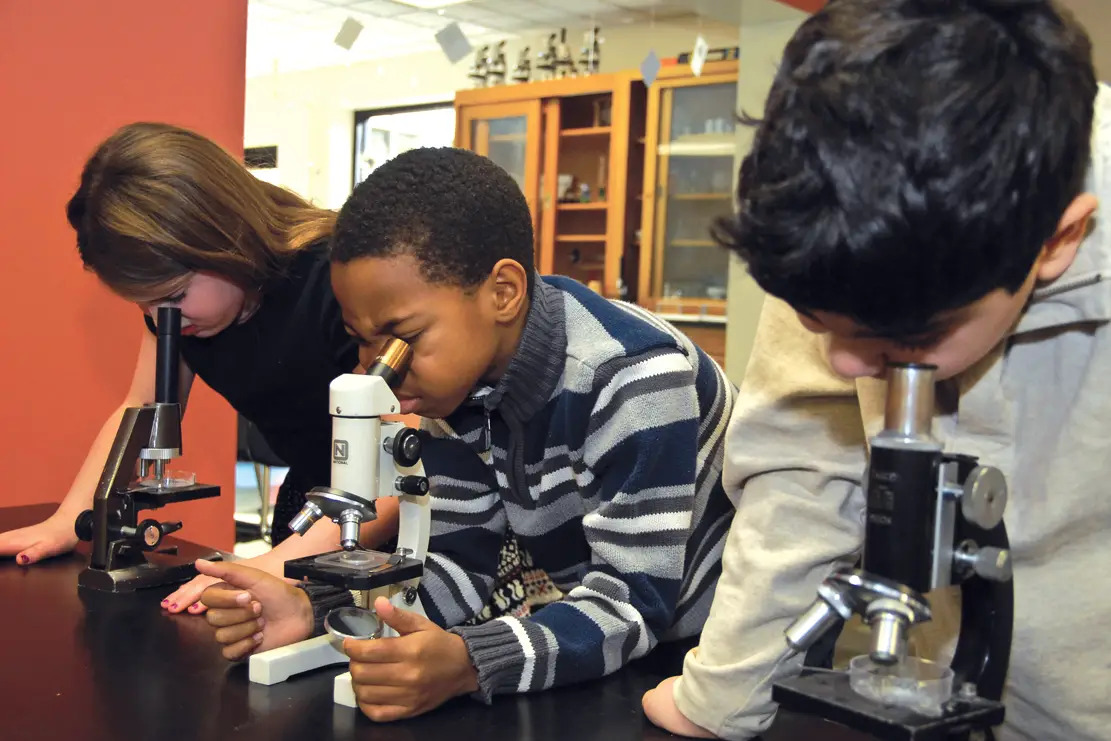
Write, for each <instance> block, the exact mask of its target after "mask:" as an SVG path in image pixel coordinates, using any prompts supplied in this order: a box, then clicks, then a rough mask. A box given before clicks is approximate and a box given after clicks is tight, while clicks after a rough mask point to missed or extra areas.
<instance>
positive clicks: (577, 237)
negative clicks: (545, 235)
mask: <svg viewBox="0 0 1111 741" xmlns="http://www.w3.org/2000/svg"><path fill="white" fill-rule="evenodd" d="M555 241H557V242H605V241H606V235H605V234H557V235H556V238H555Z"/></svg>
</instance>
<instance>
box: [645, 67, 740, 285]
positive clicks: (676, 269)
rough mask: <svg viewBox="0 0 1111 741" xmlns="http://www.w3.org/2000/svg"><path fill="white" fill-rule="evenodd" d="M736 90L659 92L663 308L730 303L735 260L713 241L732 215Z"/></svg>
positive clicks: (657, 281)
mask: <svg viewBox="0 0 1111 741" xmlns="http://www.w3.org/2000/svg"><path fill="white" fill-rule="evenodd" d="M735 102H736V83H735V82H722V83H714V84H703V85H687V86H681V87H672V88H666V89H663V90H661V91H660V105H659V114H660V120H659V129H658V131H659V135H658V140H657V144H656V168H655V171H656V175H655V198H654V201H655V203H654V204H653V205H654V211H655V213H654V223H653V224H652V228H651V231H652V237H651V239H652V253H651V254H652V259H653V265H652V286H651V294H652V295H653V296H654V297H655V298H656V299H657V301H658V302H660V303H664V304H666V303H669V302H670V303H672V304H677V303H683V304H687V305H690V304H691V303H695V304H704V305H712V304H716V303H719V302H722V301H724V300H725V298H726V286H727V284H728V279H729V255H728V253H727V252H726V251H725V250H722V249H720V248H718V247H717V246H716V245H715V243H714V242H713V240H712V239H711V238H710V228H711V226H712V225H713V222H714V220H715V219H716V218H718V217H720V216H728V215H729V214H731V213H732V211H733V192H732V190H733V188H732V186H733V169H734V165H733V157H734V154H735V152H736V139H735V137H734V131H735V114H734V108H735Z"/></svg>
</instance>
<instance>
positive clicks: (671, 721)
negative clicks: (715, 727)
mask: <svg viewBox="0 0 1111 741" xmlns="http://www.w3.org/2000/svg"><path fill="white" fill-rule="evenodd" d="M678 679H679V677H668V678H667V679H665V680H664V681H662V682H660V683H659V684H658V685H657V686H656V688H655V689H652V690H648V691H647V692H645V693H644V697H643V699H641V704H642V705H644V714H645V715H646V716H648V720H650V721H652V723H654V724H655V725H657V726H659V727H660V728H662V729H664V730H665V731H671V732H672V733H674V734H675V735H677V736H689V737H690V738H716V736H714V734H712V733H710V732H709V731H707V730H706V729H705V728H703V727H702V726H699V725H695V724H694V723H692V722H691V721H690V720H689V719H688V718H687V716H685V715H683V714H682V713H681V712H679V708H678V707H677V706H676V705H675V695H674V694H672V692H673V691H674V685H675V682H676V681H677V680H678Z"/></svg>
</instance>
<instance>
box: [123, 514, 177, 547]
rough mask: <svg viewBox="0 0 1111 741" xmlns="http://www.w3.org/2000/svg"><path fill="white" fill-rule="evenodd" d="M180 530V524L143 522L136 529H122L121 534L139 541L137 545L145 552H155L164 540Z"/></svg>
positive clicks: (154, 521)
mask: <svg viewBox="0 0 1111 741" xmlns="http://www.w3.org/2000/svg"><path fill="white" fill-rule="evenodd" d="M180 529H181V523H180V522H159V521H158V520H143V521H142V522H140V523H139V524H138V525H136V526H135V527H134V528H131V527H123V528H120V530H121V534H123V535H125V536H126V537H128V538H133V539H134V540H136V541H138V543H137V545H138V546H139V547H140V548H142V549H143V550H144V551H153V550H154V549H155V548H157V547H158V544H159V543H161V542H162V539H163V538H165V537H166V536H167V535H169V534H170V533H172V532H174V531H176V530H180Z"/></svg>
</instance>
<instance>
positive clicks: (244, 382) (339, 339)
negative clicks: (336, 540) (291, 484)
mask: <svg viewBox="0 0 1111 741" xmlns="http://www.w3.org/2000/svg"><path fill="white" fill-rule="evenodd" d="M146 322H147V327H148V328H149V329H150V330H151V331H152V332H153V331H154V329H155V327H154V322H153V321H152V320H151V318H150V317H149V316H148V317H146ZM181 356H182V359H183V360H184V361H185V363H186V365H188V366H189V367H190V368H191V369H192V370H193V372H194V373H195V374H196V375H197V376H199V377H200V378H201V379H203V380H204V382H205V383H207V384H208V385H209V386H210V387H211V388H212V389H213V390H214V391H216V393H218V394H220V395H221V396H223V397H224V398H225V399H227V400H228V403H230V404H231V405H232V407H233V408H234V409H235V410H236V411H237V412H239V413H240V414H242V415H243V416H244V417H246V418H247V419H249V420H250V421H252V422H254V423H255V425H256V426H257V427H258V429H259V431H260V432H261V433H262V435H263V437H265V438H266V442H267V443H269V444H270V447H271V448H272V449H273V450H274V452H275V453H277V454H278V456H280V457H281V458H282V460H284V461H285V462H286V463H287V464H289V466H290V474H289V477H290V478H291V479H293V480H295V481H297V482H299V483H300V484H301V486H303V487H305V488H308V487H312V486H327V485H328V482H329V481H330V480H331V446H332V443H331V438H332V432H331V430H332V418H331V417H330V416H329V414H328V384H329V383H331V381H332V379H333V378H335V377H336V376H338V375H340V374H342V373H350V372H352V371H353V370H354V369H355V366H356V364H357V363H358V348H357V346H356V344H355V341H354V340H353V339H352V338H351V337H350V336H349V335H348V334H347V333H346V332H345V331H344V329H343V320H342V318H341V315H340V307H339V304H338V303H337V302H336V297H335V295H334V294H333V293H332V283H331V280H330V277H329V265H328V255H327V250H326V248H325V247H324V245H314V246H310V247H305V248H303V249H302V250H301V251H300V253H299V254H297V255H296V256H295V257H294V258H293V261H292V262H291V263H290V265H289V267H288V269H287V271H286V275H285V276H284V277H283V278H282V279H281V280H280V281H279V282H278V284H277V285H275V286H274V287H273V288H271V289H270V290H268V291H267V292H266V293H265V294H264V295H263V297H262V303H261V304H260V305H259V308H258V310H257V311H256V312H255V314H254V315H253V316H251V317H250V318H249V319H248V320H247V321H246V322H244V323H242V324H233V325H232V326H230V327H228V328H227V329H225V330H224V331H223V332H220V333H219V334H218V335H215V336H213V337H182V338H181ZM186 422H188V420H186Z"/></svg>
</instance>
